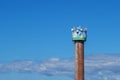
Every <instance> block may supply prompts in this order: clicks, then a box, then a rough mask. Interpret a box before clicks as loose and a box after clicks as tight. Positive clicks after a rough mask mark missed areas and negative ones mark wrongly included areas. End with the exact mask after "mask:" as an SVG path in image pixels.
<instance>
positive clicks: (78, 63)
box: [75, 41, 84, 80]
mask: <svg viewBox="0 0 120 80" xmlns="http://www.w3.org/2000/svg"><path fill="white" fill-rule="evenodd" d="M75 80H84V41H75Z"/></svg>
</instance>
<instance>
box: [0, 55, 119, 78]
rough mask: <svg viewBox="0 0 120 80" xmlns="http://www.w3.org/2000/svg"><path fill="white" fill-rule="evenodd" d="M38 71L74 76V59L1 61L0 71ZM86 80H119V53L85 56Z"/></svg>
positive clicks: (48, 74)
mask: <svg viewBox="0 0 120 80" xmlns="http://www.w3.org/2000/svg"><path fill="white" fill-rule="evenodd" d="M10 72H17V73H39V74H42V75H47V76H56V75H64V76H69V77H72V78H74V60H73V59H59V58H51V59H48V60H43V61H14V62H11V63H5V64H3V63H1V64H0V73H10ZM85 79H86V80H120V55H90V56H86V57H85Z"/></svg>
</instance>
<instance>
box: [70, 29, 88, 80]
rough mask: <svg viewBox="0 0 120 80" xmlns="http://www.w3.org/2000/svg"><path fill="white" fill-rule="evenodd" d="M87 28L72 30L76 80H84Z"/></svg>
mask: <svg viewBox="0 0 120 80" xmlns="http://www.w3.org/2000/svg"><path fill="white" fill-rule="evenodd" d="M86 39H87V28H81V27H77V28H72V40H73V41H74V43H75V80H84V42H85V41H86Z"/></svg>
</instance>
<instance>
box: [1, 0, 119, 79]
mask: <svg viewBox="0 0 120 80" xmlns="http://www.w3.org/2000/svg"><path fill="white" fill-rule="evenodd" d="M119 4H120V1H119V0H19V1H18V0H0V63H1V64H2V63H3V64H4V63H10V62H12V61H15V60H23V61H24V60H25V61H26V60H30V61H31V60H32V61H41V60H46V59H50V58H60V59H68V58H74V44H73V42H72V39H71V28H72V27H73V26H79V25H80V26H82V27H87V28H88V40H87V42H86V43H85V55H91V54H95V55H101V54H106V55H108V54H112V55H119V53H120V49H119V45H120V42H119V41H120V37H119V34H120V31H119V30H120V27H119V26H120V22H119V21H120V5H119ZM3 80H8V79H3ZM46 80H47V79H46ZM52 80H53V79H52ZM69 80H70V79H69Z"/></svg>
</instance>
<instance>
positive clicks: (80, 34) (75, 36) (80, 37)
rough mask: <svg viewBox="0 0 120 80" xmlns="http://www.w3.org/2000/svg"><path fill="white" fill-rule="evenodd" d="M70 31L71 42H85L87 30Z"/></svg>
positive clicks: (74, 29) (73, 29)
mask: <svg viewBox="0 0 120 80" xmlns="http://www.w3.org/2000/svg"><path fill="white" fill-rule="evenodd" d="M71 31H72V40H73V41H86V39H87V28H82V27H80V26H79V27H73V28H72V29H71Z"/></svg>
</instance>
